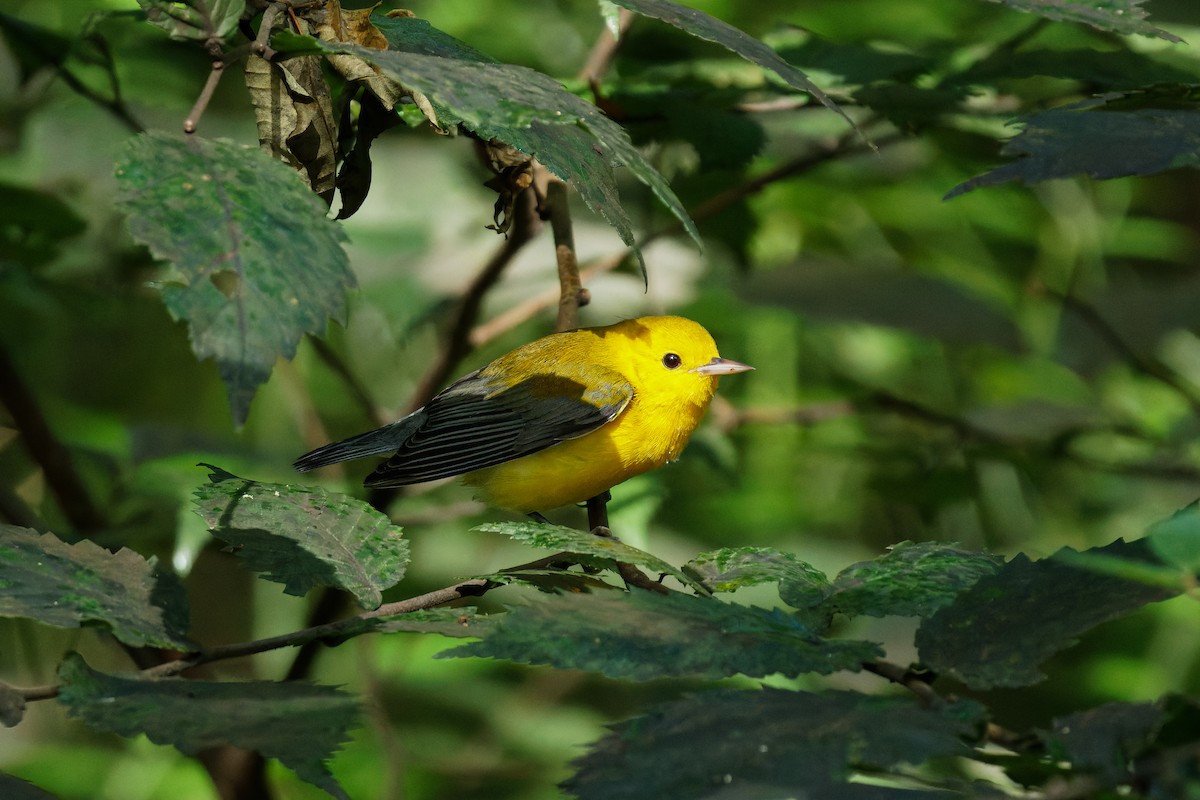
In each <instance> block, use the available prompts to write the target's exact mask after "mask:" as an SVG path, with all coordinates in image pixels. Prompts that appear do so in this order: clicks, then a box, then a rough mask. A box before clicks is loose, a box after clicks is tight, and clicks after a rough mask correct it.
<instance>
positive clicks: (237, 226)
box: [117, 133, 354, 424]
mask: <svg viewBox="0 0 1200 800" xmlns="http://www.w3.org/2000/svg"><path fill="white" fill-rule="evenodd" d="M117 180H118V183H119V184H120V187H121V188H120V193H119V196H118V199H117V204H118V206H119V207H120V208H121V209H122V210H123V211H124V212H125V213H126V214H127V215H128V217H129V220H128V223H129V230H130V232H131V233H132V234H133V237H134V238H135V239H136V240H137V241H139V242H141V243H142V244H145V245H146V246H147V247H149V248H150V251H151V252H152V253H153V254H154V256H155V257H156V258H159V259H162V260H164V261H167V262H170V265H171V271H170V272H169V273H168V274H167V275H166V276H164V278H163V280H161V281H160V282H159V283H158V287H159V289H160V291H161V292H162V296H163V301H164V302H165V303H166V305H167V308H168V310H169V311H170V312H171V314H172V316H174V317H175V318H176V319H181V320H185V321H186V322H187V323H188V328H189V331H190V333H191V339H192V349H193V350H194V351H195V353H196V355H197V357H198V358H201V359H205V358H213V359H215V360H216V362H217V366H218V368H219V370H220V373H221V378H222V379H223V380H224V382H225V384H226V387H227V389H228V393H229V403H230V406H231V407H232V409H233V416H234V419H235V420H236V421H237V422H238V423H239V424H240V423H241V422H243V421H245V419H246V415H247V414H248V413H249V406H250V400H251V399H252V398H253V397H254V393H255V391H257V389H258V386H259V385H260V384H261V383H263V382H264V381H265V380H266V379H267V377H268V376H269V375H270V373H271V368H272V367H273V366H274V364H275V361H276V360H277V359H278V358H280V357H281V356H282V357H284V358H291V357H292V356H294V355H295V353H296V346H297V345H298V344H299V342H300V338H301V337H302V336H303V335H304V334H305V333H312V334H320V333H323V332H324V330H325V327H326V325H327V323H328V320H329V319H334V320H337V321H339V322H341V321H343V320H344V319H345V315H346V299H345V291H346V290H347V289H349V288H351V287H353V286H354V277H353V275H352V274H351V273H350V270H349V266H348V262H347V258H346V253H345V251H344V250H343V249H342V247H341V244H340V243H341V242H342V241H343V240H344V238H345V235H344V234H343V233H342V230H341V228H340V227H338V226H337V225H336V224H335V223H333V222H331V221H329V220H328V219H326V218H325V206H324V205H323V204H322V203H321V201H320V200H319V199H318V198H316V197H315V196H314V195H313V194H312V193H311V192H309V191H308V189H307V188H306V187H305V185H304V183H303V182H302V181H301V180H300V179H299V178H298V177H297V176H296V175H295V174H294V173H293V172H292V171H291V170H289V169H288V168H287V167H286V166H284V165H283V164H281V163H279V162H277V161H275V160H274V159H272V158H271V157H270V156H268V155H267V154H265V153H263V152H262V151H261V150H259V149H257V148H250V147H242V146H240V145H236V144H233V143H231V142H225V141H211V140H206V139H201V138H198V137H194V136H193V137H191V138H189V139H186V140H182V139H176V138H173V137H171V136H167V135H165V134H162V133H151V134H146V135H142V136H138V137H136V138H135V139H133V140H132V141H131V142H130V144H129V146H128V147H127V148H126V150H125V155H124V156H123V157H122V159H121V160H120V162H119V163H118V165H117Z"/></svg>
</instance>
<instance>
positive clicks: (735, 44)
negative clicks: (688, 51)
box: [611, 0, 861, 133]
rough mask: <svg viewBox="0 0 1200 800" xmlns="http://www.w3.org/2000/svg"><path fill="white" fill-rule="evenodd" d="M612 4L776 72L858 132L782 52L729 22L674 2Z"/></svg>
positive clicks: (620, 1) (619, 0)
mask: <svg viewBox="0 0 1200 800" xmlns="http://www.w3.org/2000/svg"><path fill="white" fill-rule="evenodd" d="M611 2H613V4H614V5H618V6H621V7H622V8H628V9H629V10H630V11H633V12H636V13H638V14H641V15H642V16H646V17H653V18H654V19H659V20H662V21H663V22H665V23H667V24H668V25H674V26H675V27H676V28H679V29H680V30H682V31H686V32H687V33H690V34H691V35H692V36H696V37H698V38H700V39H704V40H706V41H709V42H716V43H717V44H719V45H721V46H722V47H725V48H728V49H729V50H732V51H733V52H735V53H737V54H738V55H739V56H741V57H742V58H744V59H746V60H747V61H750V62H752V63H754V64H757V65H758V66H760V67H762V68H763V69H766V70H770V71H771V72H773V73H775V74H776V75H778V76H779V77H780V78H781V79H783V82H784V83H786V84H787V85H788V86H790V87H792V88H793V89H796V90H797V91H801V92H807V93H808V94H810V95H812V96H813V97H815V98H817V99H818V100H820V101H821V104H822V105H824V106H825V107H826V108H828V109H829V110H830V111H833V112H834V113H836V114H838V115H839V116H840V117H842V119H844V120H846V122H847V123H849V125H850V127H851V128H854V130H856V131H857V130H858V126H857V125H855V124H854V120H852V119H850V117H849V116H847V114H846V112H845V111H843V110H842V109H841V107H840V106H838V104H837V103H835V102H833V101H832V100H830V99H829V97H828V96H826V94H825V93H824V92H822V91H821V90H820V88H818V87H817V85H816V84H814V83H813V82H812V81H810V80H809V79H808V76H807V75H805V74H804V73H803V72H801V71H800V70H798V69H796V68H795V67H793V66H792V65H791V64H789V63H788V62H786V61H784V60H783V59H782V58H780V57H779V54H778V53H776V52H775V51H774V50H772V49H771V48H769V47H767V46H766V45H765V44H763V43H762V42H760V41H759V40H758V39H755V38H754V37H752V36H748V35H747V34H746V33H744V32H743V31H740V30H738V29H737V28H735V27H733V26H732V25H730V24H729V23H727V22H722V21H721V20H719V19H717V18H715V17H712V16H709V15H708V14H705V13H704V12H703V11H700V10H698V9H695V8H689V7H687V6H683V5H679V4H678V3H672V2H671V1H670V0H611ZM860 133H861V131H860Z"/></svg>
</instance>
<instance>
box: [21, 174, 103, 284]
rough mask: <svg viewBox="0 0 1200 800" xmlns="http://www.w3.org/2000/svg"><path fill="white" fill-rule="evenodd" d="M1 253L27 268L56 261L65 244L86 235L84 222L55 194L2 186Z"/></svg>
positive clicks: (22, 187)
mask: <svg viewBox="0 0 1200 800" xmlns="http://www.w3.org/2000/svg"><path fill="white" fill-rule="evenodd" d="M0 219H3V220H4V225H0V252H3V253H4V254H5V258H6V259H11V260H13V261H16V262H18V263H21V264H24V265H26V266H28V267H36V266H40V265H42V264H45V263H46V262H48V261H50V260H51V259H53V258H54V257H55V256H56V255H57V254H58V252H59V250H60V249H61V248H62V246H63V244H65V243H66V240H68V239H70V238H72V237H74V236H78V235H79V234H80V233H82V232H83V230H84V228H85V225H84V222H83V220H82V219H81V218H80V217H79V215H78V214H76V213H75V212H74V211H72V210H71V207H70V206H68V205H67V204H66V203H64V202H62V201H61V200H59V199H58V198H57V197H55V196H54V195H52V194H47V193H45V192H41V191H38V190H35V189H29V188H26V187H24V186H18V185H16V184H10V183H3V182H0Z"/></svg>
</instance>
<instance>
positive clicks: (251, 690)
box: [58, 653, 358, 798]
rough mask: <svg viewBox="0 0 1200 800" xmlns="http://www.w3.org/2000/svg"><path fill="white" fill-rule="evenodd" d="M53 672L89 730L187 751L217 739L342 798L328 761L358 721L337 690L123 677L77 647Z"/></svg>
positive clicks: (64, 699)
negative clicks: (98, 667) (101, 668)
mask: <svg viewBox="0 0 1200 800" xmlns="http://www.w3.org/2000/svg"><path fill="white" fill-rule="evenodd" d="M58 677H59V679H60V680H61V681H62V689H61V691H60V692H59V695H58V700H59V702H60V703H62V704H63V705H64V706H66V708H67V711H68V712H69V713H70V714H71V715H72V716H76V717H80V718H82V719H83V720H84V722H86V723H87V724H88V725H91V726H92V727H94V728H98V729H100V730H106V731H112V732H113V733H117V734H120V735H121V736H137V735H139V734H145V736H146V737H147V738H149V739H150V741H152V742H155V743H157V744H169V745H173V746H175V747H177V748H179V750H181V751H183V752H184V753H186V754H188V755H196V754H197V753H199V752H200V751H202V750H206V749H208V748H210V747H217V746H220V745H233V746H234V747H243V748H246V749H248V750H256V751H258V752H259V753H261V754H262V755H263V756H266V757H267V758H277V759H279V760H280V761H281V762H283V764H284V765H286V766H287V767H289V768H290V769H292V770H293V771H295V773H296V775H298V776H299V777H300V778H303V779H304V780H306V781H308V782H309V783H311V784H313V785H315V786H319V787H321V788H322V789H324V790H325V791H327V792H329V793H330V794H331V795H333V796H334V797H338V798H346V797H347V795H346V793H345V792H343V791H342V788H341V787H340V786H338V784H337V781H335V780H334V779H333V776H332V775H330V774H329V770H328V768H327V767H326V766H325V762H326V761H328V760H329V759H330V758H331V757H332V756H333V754H334V752H335V751H336V750H338V749H339V748H340V747H341V744H342V743H343V742H345V741H346V740H347V739H349V731H350V728H351V727H353V726H354V725H355V724H356V723H357V717H358V703H357V702H356V701H355V699H354V698H353V697H351V696H349V695H347V694H345V693H343V692H342V691H340V690H338V689H335V688H333V687H330V686H315V685H313V684H308V683H300V682H298V681H287V682H276V681H248V682H245V683H215V682H212V681H193V680H183V679H181V678H170V679H165V680H147V679H138V678H122V677H117V676H115V675H106V674H104V673H101V672H96V671H95V670H93V669H91V668H90V667H89V666H88V665H87V664H86V663H84V661H83V659H82V658H81V657H80V656H79V655H78V654H76V653H70V654H68V655H67V657H66V659H65V660H64V661H63V663H62V664H61V665H60V666H59V670H58Z"/></svg>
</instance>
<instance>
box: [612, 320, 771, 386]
mask: <svg viewBox="0 0 1200 800" xmlns="http://www.w3.org/2000/svg"><path fill="white" fill-rule="evenodd" d="M614 328H615V329H616V330H615V331H614V332H617V333H618V334H619V335H621V336H624V337H628V340H629V343H630V344H629V347H628V358H629V365H628V367H627V369H629V370H630V371H632V372H634V373H636V375H637V382H636V383H635V385H636V386H639V387H640V388H641V389H642V394H643V396H645V395H650V394H652V395H654V396H656V397H661V398H664V399H666V400H668V402H671V403H677V404H683V403H693V404H695V405H700V406H705V405H707V404H708V401H709V400H711V399H712V396H713V393H714V392H715V391H716V389H717V381H718V379H719V378H720V376H722V375H732V374H734V373H737V372H745V371H747V370H751V369H754V368H753V367H750V366H747V365H746V364H741V363H738V362H737V361H731V360H729V359H727V358H721V356H720V354H719V353H718V352H717V345H716V342H714V341H713V338H712V336H711V335H709V333H708V331H706V330H705V329H704V328H703V326H701V325H699V324H698V323H695V322H692V321H691V320H690V319H684V318H683V317H641V318H639V319H632V320H627V321H625V322H623V323H621V324H619V325H616V326H614Z"/></svg>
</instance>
